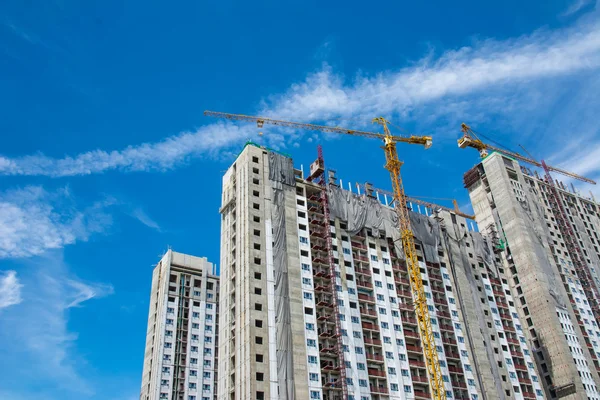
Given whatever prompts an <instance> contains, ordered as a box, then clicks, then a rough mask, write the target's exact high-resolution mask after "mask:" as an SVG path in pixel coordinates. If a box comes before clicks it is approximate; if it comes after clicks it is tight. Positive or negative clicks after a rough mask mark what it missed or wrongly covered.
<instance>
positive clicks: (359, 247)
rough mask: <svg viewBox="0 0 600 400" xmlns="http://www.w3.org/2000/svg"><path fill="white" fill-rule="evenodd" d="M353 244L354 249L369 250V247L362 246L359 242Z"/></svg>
mask: <svg viewBox="0 0 600 400" xmlns="http://www.w3.org/2000/svg"><path fill="white" fill-rule="evenodd" d="M351 243H352V247H355V248H357V249H362V250H367V246H365V245H364V244H361V243H358V242H351Z"/></svg>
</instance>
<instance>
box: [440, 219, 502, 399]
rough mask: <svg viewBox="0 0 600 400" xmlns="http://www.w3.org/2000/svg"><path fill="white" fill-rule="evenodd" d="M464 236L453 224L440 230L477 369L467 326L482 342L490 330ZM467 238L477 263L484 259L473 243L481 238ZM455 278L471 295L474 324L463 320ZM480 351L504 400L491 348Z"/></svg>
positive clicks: (481, 385) (459, 293)
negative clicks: (477, 333)
mask: <svg viewBox="0 0 600 400" xmlns="http://www.w3.org/2000/svg"><path fill="white" fill-rule="evenodd" d="M468 234H469V232H468V231H467V229H466V228H461V227H459V226H458V225H456V224H454V232H450V231H448V230H444V239H445V240H444V242H445V244H446V253H447V255H448V258H449V261H450V272H451V273H452V275H453V278H454V282H456V284H457V286H456V290H457V292H458V301H459V305H460V307H461V309H462V310H463V312H464V313H465V320H464V324H465V326H466V327H467V329H465V331H464V332H465V333H466V335H467V336H468V338H469V347H470V349H469V350H470V351H471V357H474V358H475V360H476V364H477V366H478V367H480V366H481V365H482V364H484V361H483V360H477V359H476V357H477V354H478V353H477V352H476V351H475V347H474V345H475V344H474V342H473V338H472V332H473V333H474V332H475V330H474V328H473V327H471V326H470V325H471V324H477V325H478V326H479V331H480V332H481V334H482V335H483V337H484V338H488V337H489V336H490V329H489V328H488V327H487V325H486V322H485V316H484V312H483V307H482V306H481V303H480V301H479V294H478V292H477V291H475V290H474V289H475V288H476V287H477V281H476V279H475V277H474V276H473V269H472V268H471V262H470V261H469V257H468V256H467V252H466V250H465V239H466V238H467V237H468V236H467V235H468ZM470 235H471V238H472V239H473V245H474V247H475V250H474V252H475V255H476V257H477V258H481V259H484V258H486V255H485V254H484V253H485V250H483V251H484V253H480V251H479V250H478V249H477V247H478V246H479V245H478V244H477V241H479V240H480V239H481V241H482V242H483V238H482V237H481V235H480V234H479V233H476V232H471V233H470ZM490 262H492V263H493V259H491V260H490ZM459 276H461V277H462V276H464V278H466V279H467V282H468V288H470V290H469V292H470V293H469V294H470V295H471V304H472V305H473V307H472V308H473V312H474V313H475V315H476V318H475V321H471V320H469V318H467V313H468V311H469V309H468V308H467V307H465V306H464V302H465V301H466V300H467V298H466V297H465V296H466V295H463V294H462V293H461V286H460V283H459V278H458V277H459ZM484 348H485V354H486V358H487V362H488V363H489V365H490V372H491V373H492V377H493V380H494V383H495V385H496V391H497V393H498V399H505V398H506V397H505V396H504V390H503V389H502V380H501V379H500V372H499V371H498V367H497V365H496V358H495V356H494V353H493V352H492V347H491V346H484ZM476 378H477V380H478V381H479V386H480V388H481V389H482V390H483V380H482V377H481V376H480V375H477V376H476ZM481 394H482V395H483V398H484V399H485V398H486V396H485V392H482V393H481Z"/></svg>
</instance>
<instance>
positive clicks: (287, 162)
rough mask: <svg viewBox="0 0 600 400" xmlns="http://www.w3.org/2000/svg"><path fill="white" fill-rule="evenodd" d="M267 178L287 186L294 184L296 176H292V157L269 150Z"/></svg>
mask: <svg viewBox="0 0 600 400" xmlns="http://www.w3.org/2000/svg"><path fill="white" fill-rule="evenodd" d="M269 179H270V180H272V181H276V182H280V183H284V184H286V185H289V186H296V178H295V176H294V162H293V161H292V159H291V158H288V157H285V156H282V155H281V154H277V153H273V152H272V151H270V152H269Z"/></svg>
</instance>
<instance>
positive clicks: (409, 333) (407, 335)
mask: <svg viewBox="0 0 600 400" xmlns="http://www.w3.org/2000/svg"><path fill="white" fill-rule="evenodd" d="M404 336H406V337H411V338H416V339H420V337H419V334H418V333H417V332H413V331H407V330H405V331H404Z"/></svg>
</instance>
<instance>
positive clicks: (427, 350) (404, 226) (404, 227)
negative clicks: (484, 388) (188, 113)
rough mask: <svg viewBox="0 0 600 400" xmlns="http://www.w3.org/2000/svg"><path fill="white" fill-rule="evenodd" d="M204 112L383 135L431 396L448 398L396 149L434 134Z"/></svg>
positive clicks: (313, 128) (384, 123) (383, 122)
mask: <svg viewBox="0 0 600 400" xmlns="http://www.w3.org/2000/svg"><path fill="white" fill-rule="evenodd" d="M204 115H206V116H210V117H216V118H225V119H228V120H234V121H247V122H256V124H257V125H258V127H259V128H262V127H263V125H264V124H270V125H277V126H283V127H288V128H294V129H304V130H311V131H320V132H331V133H343V134H347V135H354V136H363V137H368V138H373V139H380V140H382V141H383V149H384V151H385V159H386V163H385V168H386V169H387V170H388V171H389V173H390V178H391V180H392V187H393V196H394V201H396V204H401V205H403V206H402V207H395V208H394V209H395V210H396V213H397V214H398V219H399V222H400V238H401V241H402V247H403V248H404V253H405V255H406V263H407V268H408V271H409V275H410V284H411V288H412V291H413V302H414V305H415V313H416V316H417V321H418V324H419V331H420V334H421V341H422V342H423V351H424V354H425V359H426V361H427V363H426V364H427V371H428V373H429V384H430V387H431V392H432V398H433V399H434V400H445V399H446V390H445V388H444V381H443V380H442V371H441V368H440V363H439V360H438V353H437V349H436V345H435V339H434V336H433V329H432V326H431V319H430V317H429V309H428V308H427V298H426V297H425V289H424V286H423V281H422V279H421V271H420V268H419V261H418V259H417V252H416V249H415V241H414V236H413V232H412V228H411V226H410V219H409V216H408V210H407V208H406V207H405V206H404V205H405V204H406V195H405V194H404V186H403V184H402V177H401V175H400V168H401V167H402V161H400V159H399V158H398V151H397V149H396V143H399V142H400V143H410V144H420V145H423V146H425V148H426V149H427V148H429V147H431V142H432V141H431V136H415V135H411V136H400V135H392V133H391V132H390V129H389V128H388V121H387V120H386V119H385V118H383V117H378V118H374V119H373V123H376V124H379V125H381V126H382V127H383V133H377V132H366V131H359V130H354V129H346V128H340V127H332V126H325V125H313V124H305V123H300V122H291V121H283V120H276V119H271V118H264V117H254V116H248V115H240V114H229V113H223V112H215V111H205V112H204Z"/></svg>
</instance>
